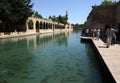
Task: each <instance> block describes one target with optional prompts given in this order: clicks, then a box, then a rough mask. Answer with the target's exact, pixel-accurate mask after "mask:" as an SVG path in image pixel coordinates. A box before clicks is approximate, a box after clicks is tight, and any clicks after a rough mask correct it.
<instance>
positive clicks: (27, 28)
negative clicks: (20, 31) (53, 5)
mask: <svg viewBox="0 0 120 83" xmlns="http://www.w3.org/2000/svg"><path fill="white" fill-rule="evenodd" d="M28 30H29V27H28V21H27V22H26V32H28Z"/></svg>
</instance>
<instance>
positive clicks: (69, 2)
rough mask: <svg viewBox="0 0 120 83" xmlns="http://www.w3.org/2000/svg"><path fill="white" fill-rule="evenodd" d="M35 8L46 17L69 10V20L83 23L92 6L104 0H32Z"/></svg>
mask: <svg viewBox="0 0 120 83" xmlns="http://www.w3.org/2000/svg"><path fill="white" fill-rule="evenodd" d="M31 1H32V3H34V5H33V10H34V11H38V13H39V14H41V15H42V16H43V17H44V18H48V17H49V16H53V15H55V16H59V15H62V16H64V15H65V14H66V11H68V22H70V23H73V24H76V23H78V24H83V23H84V22H85V21H86V19H87V17H88V15H89V13H90V12H91V10H92V6H94V5H100V3H101V2H102V1H103V0H31ZM111 1H117V2H118V1H119V0H111Z"/></svg>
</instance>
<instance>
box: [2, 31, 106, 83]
mask: <svg viewBox="0 0 120 83" xmlns="http://www.w3.org/2000/svg"><path fill="white" fill-rule="evenodd" d="M80 34H81V33H80V32H77V33H76V32H62V33H49V34H42V35H41V34H40V35H37V36H36V35H33V36H27V37H19V38H11V39H3V40H0V83H88V82H89V83H104V82H105V80H104V75H103V74H102V70H100V66H99V61H98V59H97V58H96V57H95V53H94V51H93V49H92V47H91V45H90V44H88V43H80V42H79V41H80Z"/></svg>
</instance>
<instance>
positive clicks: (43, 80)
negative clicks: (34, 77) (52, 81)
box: [40, 77, 49, 83]
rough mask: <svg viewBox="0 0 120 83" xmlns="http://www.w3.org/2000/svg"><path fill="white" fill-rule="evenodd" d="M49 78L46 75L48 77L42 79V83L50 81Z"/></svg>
mask: <svg viewBox="0 0 120 83" xmlns="http://www.w3.org/2000/svg"><path fill="white" fill-rule="evenodd" d="M48 79H49V77H46V78H44V79H42V80H41V81H40V83H48Z"/></svg>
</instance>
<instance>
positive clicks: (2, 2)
mask: <svg viewBox="0 0 120 83" xmlns="http://www.w3.org/2000/svg"><path fill="white" fill-rule="evenodd" d="M32 6H33V4H31V0H0V20H2V31H3V32H5V31H6V32H11V31H14V30H16V29H17V30H21V29H22V28H20V26H24V25H25V23H26V20H27V18H28V17H29V16H31V15H32V13H33V12H32ZM18 26H19V28H17V27H18Z"/></svg>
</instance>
